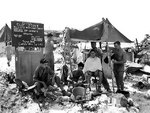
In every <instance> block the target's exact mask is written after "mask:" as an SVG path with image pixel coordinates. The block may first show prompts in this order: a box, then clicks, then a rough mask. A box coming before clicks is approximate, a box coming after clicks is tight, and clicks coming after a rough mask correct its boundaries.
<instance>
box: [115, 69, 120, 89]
mask: <svg viewBox="0 0 150 113" xmlns="http://www.w3.org/2000/svg"><path fill="white" fill-rule="evenodd" d="M114 75H115V79H116V85H117V91H118V90H121V88H120V85H119V72H118V71H116V70H114Z"/></svg>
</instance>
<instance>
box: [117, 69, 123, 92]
mask: <svg viewBox="0 0 150 113" xmlns="http://www.w3.org/2000/svg"><path fill="white" fill-rule="evenodd" d="M123 74H124V71H119V72H118V84H119V87H120V89H121V90H124V82H123Z"/></svg>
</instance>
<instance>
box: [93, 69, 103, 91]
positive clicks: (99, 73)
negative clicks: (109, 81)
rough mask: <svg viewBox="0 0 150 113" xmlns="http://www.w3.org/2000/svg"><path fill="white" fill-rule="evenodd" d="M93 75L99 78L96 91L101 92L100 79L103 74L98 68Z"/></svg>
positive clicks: (101, 79)
mask: <svg viewBox="0 0 150 113" xmlns="http://www.w3.org/2000/svg"><path fill="white" fill-rule="evenodd" d="M94 75H95V76H96V77H99V80H98V84H97V85H98V89H97V90H98V92H102V91H101V84H102V81H103V76H102V71H100V70H97V71H95V73H94Z"/></svg>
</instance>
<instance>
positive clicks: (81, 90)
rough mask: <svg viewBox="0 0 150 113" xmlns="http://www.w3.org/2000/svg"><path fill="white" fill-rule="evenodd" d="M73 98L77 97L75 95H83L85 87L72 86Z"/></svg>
mask: <svg viewBox="0 0 150 113" xmlns="http://www.w3.org/2000/svg"><path fill="white" fill-rule="evenodd" d="M72 93H73V95H74V97H75V99H77V97H81V98H83V97H85V94H86V89H85V88H83V87H75V88H73V91H72Z"/></svg>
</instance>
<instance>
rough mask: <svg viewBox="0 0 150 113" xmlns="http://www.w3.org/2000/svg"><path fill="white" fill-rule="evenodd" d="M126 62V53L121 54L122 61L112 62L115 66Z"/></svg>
mask: <svg viewBox="0 0 150 113" xmlns="http://www.w3.org/2000/svg"><path fill="white" fill-rule="evenodd" d="M126 61H127V58H126V52H125V51H123V53H122V60H121V61H114V63H115V64H124V63H126Z"/></svg>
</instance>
